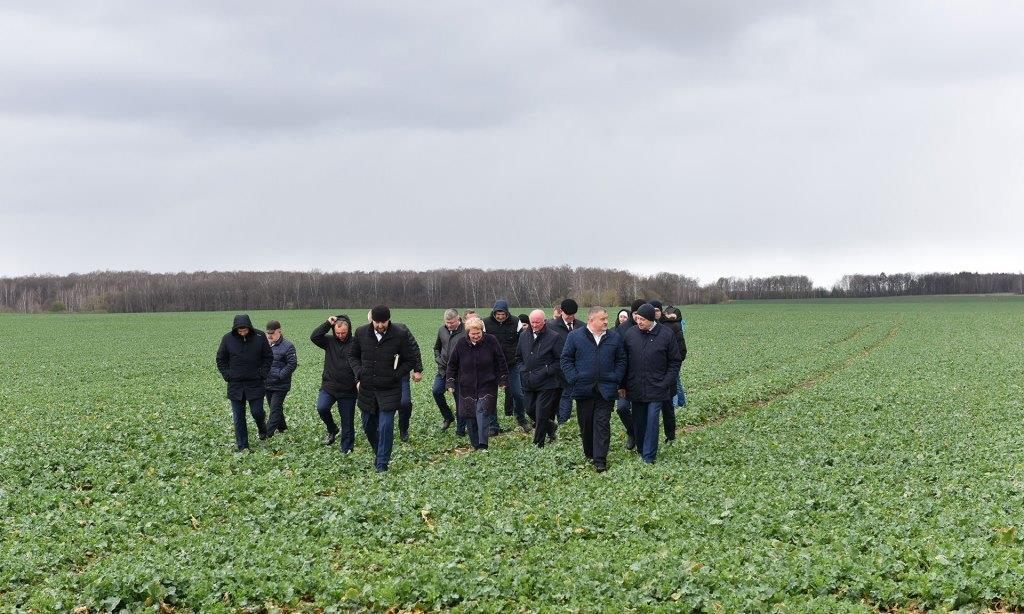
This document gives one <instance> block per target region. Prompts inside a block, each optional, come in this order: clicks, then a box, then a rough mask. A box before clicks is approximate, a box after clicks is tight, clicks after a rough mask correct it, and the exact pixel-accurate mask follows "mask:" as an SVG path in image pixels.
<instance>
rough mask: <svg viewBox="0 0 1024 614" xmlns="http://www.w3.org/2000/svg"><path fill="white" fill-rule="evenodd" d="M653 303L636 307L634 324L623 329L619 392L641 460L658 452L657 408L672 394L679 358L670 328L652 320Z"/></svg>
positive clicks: (658, 423)
mask: <svg viewBox="0 0 1024 614" xmlns="http://www.w3.org/2000/svg"><path fill="white" fill-rule="evenodd" d="M655 318H656V316H655V310H654V306H653V305H651V304H650V303H644V304H643V305H641V306H640V308H639V309H637V310H636V326H634V327H632V328H629V329H627V330H626V333H625V335H623V337H624V341H625V346H626V387H625V388H624V389H622V390H620V391H619V396H624V397H625V398H628V399H629V400H630V402H631V404H632V406H633V407H632V413H633V438H634V439H635V441H636V448H637V450H638V451H639V452H640V455H641V457H642V458H643V460H644V462H645V463H653V462H654V461H655V459H656V458H657V455H658V439H659V437H658V435H659V432H660V431H661V428H660V427H661V411H662V408H663V407H664V406H665V403H666V402H669V401H668V399H670V398H671V396H672V391H673V389H674V388H675V383H676V379H677V378H678V376H679V367H680V365H681V364H682V362H683V359H682V354H681V351H680V348H679V342H678V341H676V339H675V337H674V336H673V333H672V331H671V330H670V329H669V328H668V327H667V326H663V325H659V324H658V323H657V321H656V319H655Z"/></svg>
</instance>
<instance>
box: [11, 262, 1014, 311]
mask: <svg viewBox="0 0 1024 614" xmlns="http://www.w3.org/2000/svg"><path fill="white" fill-rule="evenodd" d="M1022 291H1024V275H1022V274H1020V273H969V272H962V273H925V274H915V273H899V274H890V275H886V274H885V273H880V274H878V275H845V276H843V278H842V279H841V280H840V281H839V283H837V284H836V285H835V286H833V287H832V288H831V289H825V288H821V287H815V286H814V284H813V283H812V282H811V280H810V278H808V277H807V276H805V275H776V276H772V277H746V278H739V277H728V278H725V277H723V278H720V279H719V280H717V281H716V282H714V283H711V284H705V285H702V284H700V283H699V282H698V281H697V280H696V279H695V278H692V277H687V276H685V275H678V274H674V273H658V274H657V275H650V276H645V275H638V274H636V273H631V272H629V271H623V270H618V269H600V268H587V267H578V268H571V267H568V266H560V267H542V268H534V269H490V270H483V269H434V270H430V271H354V272H323V271H319V270H313V271H301V272H300V271H262V272H260V271H197V272H191V273H149V272H145V271H97V272H93V273H85V274H71V275H62V276H57V275H32V276H24V277H4V278H0V311H8V312H19V313H38V312H46V311H51V312H63V311H71V312H82V313H103V312H111V313H115V312H156V311H229V310H242V309H332V308H337V307H369V306H372V305H374V304H387V305H391V306H395V307H424V308H438V309H440V308H446V307H453V306H475V307H486V306H488V305H491V304H493V303H494V301H496V300H497V299H499V298H504V299H508V301H509V302H510V303H511V304H512V305H519V306H526V305H534V306H549V305H554V304H556V303H557V302H559V301H561V300H562V299H563V298H566V297H573V298H575V299H576V300H577V301H579V303H580V304H582V305H589V304H601V305H608V306H612V305H628V304H629V303H631V302H632V301H633V300H634V299H635V298H648V299H659V300H661V301H663V302H665V303H666V304H675V305H686V304H695V303H697V304H701V303H703V304H710V303H721V302H725V301H729V300H752V299H787V298H843V297H858V298H867V297H881V296H905V295H925V294H992V293H1018V294H1020V293H1022Z"/></svg>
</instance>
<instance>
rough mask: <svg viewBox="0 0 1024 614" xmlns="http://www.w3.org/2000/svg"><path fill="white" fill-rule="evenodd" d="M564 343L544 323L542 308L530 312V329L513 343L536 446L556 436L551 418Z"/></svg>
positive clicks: (559, 381)
mask: <svg viewBox="0 0 1024 614" xmlns="http://www.w3.org/2000/svg"><path fill="white" fill-rule="evenodd" d="M564 343H565V338H564V337H562V336H561V335H559V334H558V333H556V332H554V331H553V330H551V329H550V327H548V326H547V319H546V318H545V317H544V311H543V310H541V309H534V310H533V311H532V312H531V313H530V329H529V330H524V331H523V332H522V333H520V335H519V342H518V345H517V346H516V360H517V361H518V362H519V364H521V365H522V380H523V392H524V393H525V394H526V406H527V407H528V408H529V409H530V412H531V413H532V415H533V418H534V420H535V422H536V427H535V429H534V431H533V443H534V445H536V446H537V447H538V448H543V447H544V442H545V439H546V438H550V439H551V440H552V441H554V439H555V430H556V428H557V426H556V424H555V421H554V420H553V418H554V414H555V412H556V411H557V410H558V398H559V394H560V390H559V389H560V388H561V386H562V369H561V365H560V364H559V360H560V359H561V356H562V345H563V344H564Z"/></svg>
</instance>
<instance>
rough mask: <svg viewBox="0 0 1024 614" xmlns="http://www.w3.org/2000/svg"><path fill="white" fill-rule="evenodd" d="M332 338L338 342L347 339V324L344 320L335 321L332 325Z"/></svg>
mask: <svg viewBox="0 0 1024 614" xmlns="http://www.w3.org/2000/svg"><path fill="white" fill-rule="evenodd" d="M334 337H335V338H336V339H337V340H338V341H344V340H345V339H348V322H346V321H345V320H337V321H336V322H335V323H334Z"/></svg>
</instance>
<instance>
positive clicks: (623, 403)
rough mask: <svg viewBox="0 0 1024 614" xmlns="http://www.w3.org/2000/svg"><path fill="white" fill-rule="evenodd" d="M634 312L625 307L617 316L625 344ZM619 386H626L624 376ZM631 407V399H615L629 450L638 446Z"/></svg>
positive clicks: (616, 329) (633, 324)
mask: <svg viewBox="0 0 1024 614" xmlns="http://www.w3.org/2000/svg"><path fill="white" fill-rule="evenodd" d="M640 305H643V302H642V301H641V302H640V304H639V305H637V307H640ZM633 312H634V310H632V309H623V310H621V311H619V314H618V317H617V318H616V319H617V320H618V321H617V322H616V324H615V332H616V333H618V335H619V337H620V338H621V339H622V342H623V344H625V342H626V340H625V334H626V331H627V330H629V329H630V327H632V326H636V320H634V318H633ZM619 387H620V388H624V387H625V378H623V382H622V383H621V384H620V385H619ZM630 407H631V406H630V404H629V399H627V398H625V397H622V396H620V397H619V398H618V399H616V400H615V413H616V414H618V416H619V422H621V423H622V428H623V429H624V430H625V431H626V449H627V450H633V449H634V448H636V441H635V439H634V438H633V412H632V410H631V409H630Z"/></svg>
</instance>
